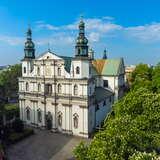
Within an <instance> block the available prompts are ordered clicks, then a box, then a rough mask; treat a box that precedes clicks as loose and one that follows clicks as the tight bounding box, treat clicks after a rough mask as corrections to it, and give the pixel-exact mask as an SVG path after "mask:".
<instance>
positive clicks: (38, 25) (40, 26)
mask: <svg viewBox="0 0 160 160" xmlns="http://www.w3.org/2000/svg"><path fill="white" fill-rule="evenodd" d="M36 28H38V29H47V30H58V29H59V27H56V26H54V25H51V24H48V23H45V22H44V21H37V22H36Z"/></svg>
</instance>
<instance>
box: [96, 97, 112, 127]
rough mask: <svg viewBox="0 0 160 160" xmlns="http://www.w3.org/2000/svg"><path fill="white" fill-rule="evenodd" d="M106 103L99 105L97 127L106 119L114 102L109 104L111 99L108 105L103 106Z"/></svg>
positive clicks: (107, 102) (107, 101) (107, 100)
mask: <svg viewBox="0 0 160 160" xmlns="http://www.w3.org/2000/svg"><path fill="white" fill-rule="evenodd" d="M103 103H104V101H101V102H100V103H98V105H99V109H98V110H97V111H96V126H98V125H100V124H101V122H102V121H103V120H104V119H105V118H106V116H107V114H108V113H109V112H110V111H111V107H112V102H109V98H107V99H106V105H105V106H103Z"/></svg>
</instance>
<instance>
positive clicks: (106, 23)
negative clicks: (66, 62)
mask: <svg viewBox="0 0 160 160" xmlns="http://www.w3.org/2000/svg"><path fill="white" fill-rule="evenodd" d="M113 20H114V18H113V17H108V16H106V17H102V18H87V19H84V22H85V26H86V34H87V35H86V36H87V38H88V40H89V42H91V43H94V42H96V43H98V42H100V41H104V38H108V37H110V38H119V39H122V38H126V39H128V38H129V39H134V40H135V41H137V42H141V43H146V42H147V43H154V42H157V41H158V42H159V41H160V23H151V24H146V25H143V26H130V27H124V26H122V25H119V24H117V23H115V22H114V21H113ZM78 23H79V20H76V21H75V22H73V23H71V24H66V25H61V26H55V25H53V24H49V23H45V22H44V21H37V22H35V25H34V29H40V30H36V33H35V34H38V37H39V38H37V39H36V40H35V38H34V41H35V42H36V44H38V45H46V44H47V43H52V44H53V45H55V46H56V45H58V46H60V45H61V47H63V45H72V44H74V43H75V40H76V37H77V35H78ZM41 30H44V31H46V30H48V31H49V35H48V34H46V32H44V33H45V34H44V33H43V37H42V35H41ZM34 37H36V36H34ZM24 39H25V37H12V36H5V35H0V41H1V42H5V43H7V44H9V45H22V44H24Z"/></svg>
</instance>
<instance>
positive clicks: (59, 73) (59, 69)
mask: <svg viewBox="0 0 160 160" xmlns="http://www.w3.org/2000/svg"><path fill="white" fill-rule="evenodd" d="M58 76H61V68H60V67H58Z"/></svg>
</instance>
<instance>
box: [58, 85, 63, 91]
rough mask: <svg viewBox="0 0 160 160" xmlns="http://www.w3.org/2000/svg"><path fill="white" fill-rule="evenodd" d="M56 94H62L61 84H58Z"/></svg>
mask: <svg viewBox="0 0 160 160" xmlns="http://www.w3.org/2000/svg"><path fill="white" fill-rule="evenodd" d="M58 93H62V86H61V84H58Z"/></svg>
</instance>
